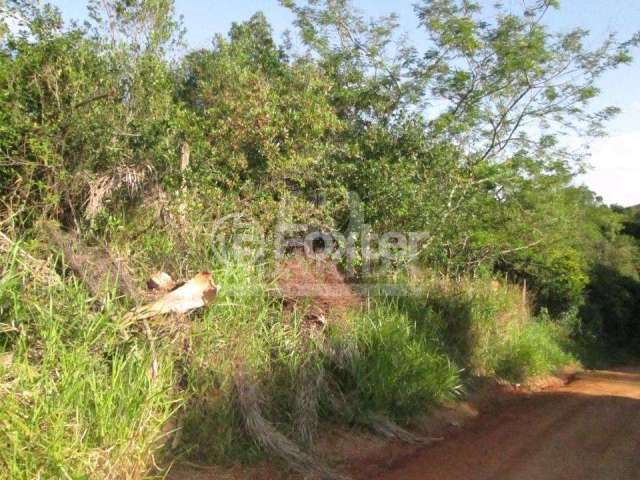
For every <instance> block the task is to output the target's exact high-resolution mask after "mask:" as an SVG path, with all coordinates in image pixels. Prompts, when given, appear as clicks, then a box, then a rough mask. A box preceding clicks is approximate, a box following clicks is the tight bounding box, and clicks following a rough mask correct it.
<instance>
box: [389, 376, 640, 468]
mask: <svg viewBox="0 0 640 480" xmlns="http://www.w3.org/2000/svg"><path fill="white" fill-rule="evenodd" d="M379 480H640V369H635V370H631V369H627V370H619V371H598V372H589V373H585V374H582V375H580V376H579V378H578V379H577V380H576V381H574V382H572V383H571V384H569V385H567V386H564V387H560V388H556V389H553V390H550V391H546V392H542V393H535V394H530V395H526V396H523V397H520V398H517V399H514V400H510V401H508V402H506V403H505V404H503V405H501V406H499V407H498V408H496V412H492V413H488V414H486V415H481V416H480V417H478V418H477V419H475V420H473V421H472V422H471V423H469V424H468V425H467V426H466V427H464V428H463V429H460V430H458V431H456V432H455V433H453V434H450V435H448V436H447V438H446V439H445V440H444V441H443V442H441V443H438V444H435V445H432V446H430V447H427V448H425V449H424V450H421V451H420V452H419V453H417V454H416V456H414V457H413V458H410V459H408V460H406V463H405V464H403V465H401V466H399V467H397V468H396V469H394V470H392V471H389V472H387V473H385V474H384V475H382V476H381V477H379Z"/></svg>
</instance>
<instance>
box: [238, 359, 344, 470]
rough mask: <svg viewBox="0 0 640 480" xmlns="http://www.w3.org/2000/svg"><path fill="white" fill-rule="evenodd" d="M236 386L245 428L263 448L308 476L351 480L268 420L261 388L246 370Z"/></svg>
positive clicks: (240, 374) (239, 372)
mask: <svg viewBox="0 0 640 480" xmlns="http://www.w3.org/2000/svg"><path fill="white" fill-rule="evenodd" d="M234 382H235V387H236V391H237V395H238V403H239V406H240V410H241V412H242V416H243V419H244V423H245V427H246V428H247V430H248V432H249V433H250V434H251V436H252V437H253V438H254V439H255V440H256V441H257V442H258V443H259V444H260V445H261V446H262V447H263V448H265V449H266V450H268V451H270V452H273V453H274V454H276V455H278V456H279V457H281V458H282V459H283V460H285V461H286V462H287V464H289V466H290V467H291V468H293V469H294V470H296V471H298V472H300V473H302V474H303V475H305V476H309V477H311V478H319V479H323V480H337V479H340V480H347V479H348V478H349V477H346V476H344V475H342V474H340V473H338V472H336V471H334V470H333V469H332V468H330V467H329V466H328V465H325V464H324V463H322V462H321V461H320V460H318V459H316V458H314V457H313V456H312V455H310V454H309V453H306V452H304V451H302V450H301V449H300V448H299V447H298V446H297V445H296V444H295V443H294V442H292V441H291V440H290V439H289V438H287V437H286V436H285V435H284V434H282V433H281V432H280V431H278V429H277V428H276V427H275V426H274V425H273V424H272V423H271V422H269V421H268V420H267V419H266V418H264V416H263V415H262V410H261V408H260V394H259V389H258V386H257V384H256V382H255V381H252V380H250V379H249V377H248V376H247V375H246V374H245V373H244V372H243V371H242V368H239V369H238V373H237V374H236V375H235V377H234Z"/></svg>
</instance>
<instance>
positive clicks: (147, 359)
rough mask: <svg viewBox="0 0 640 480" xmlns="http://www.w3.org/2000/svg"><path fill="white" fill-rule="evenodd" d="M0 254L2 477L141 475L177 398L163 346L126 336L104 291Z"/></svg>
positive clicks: (170, 362) (166, 352) (117, 314)
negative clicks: (41, 280)
mask: <svg viewBox="0 0 640 480" xmlns="http://www.w3.org/2000/svg"><path fill="white" fill-rule="evenodd" d="M3 260H5V261H7V264H6V266H5V268H4V269H3V271H2V278H1V280H0V299H1V300H0V301H1V304H0V322H1V323H0V326H1V330H0V355H2V358H3V362H2V365H0V444H1V445H2V448H1V449H0V477H2V478H11V479H21V478H24V479H32V478H105V479H109V478H113V479H116V478H141V477H142V476H144V475H145V474H146V472H147V470H148V467H149V465H150V462H152V454H153V452H154V450H157V448H158V446H159V445H161V443H160V442H161V441H162V437H163V425H164V424H165V423H166V422H167V420H168V419H169V418H170V416H171V414H172V412H173V411H174V409H175V408H176V407H177V405H178V403H179V401H180V397H179V395H174V394H173V393H172V389H173V385H174V376H173V367H174V364H173V361H172V359H171V357H170V352H169V351H167V350H165V349H164V348H162V347H160V348H159V349H158V350H157V351H156V352H155V353H153V354H152V352H151V349H150V346H149V344H148V343H147V342H146V341H144V340H143V339H140V338H135V337H134V338H129V339H125V337H124V336H123V334H124V332H123V331H121V330H120V329H119V328H118V322H117V319H118V318H119V314H120V312H121V310H120V308H118V307H117V306H116V304H115V303H116V302H114V300H113V299H112V298H107V299H105V301H104V303H102V305H101V306H100V308H99V309H98V308H97V306H96V304H95V300H94V299H91V298H89V297H88V296H87V294H86V292H85V290H84V289H83V288H81V287H80V286H79V285H77V284H75V283H74V282H64V283H62V282H61V283H59V284H56V285H50V286H42V285H37V284H36V283H34V282H33V281H32V280H33V279H30V278H29V277H28V276H27V275H25V274H24V273H22V272H21V271H20V269H19V267H18V265H17V259H16V258H15V257H10V258H7V257H5V258H3Z"/></svg>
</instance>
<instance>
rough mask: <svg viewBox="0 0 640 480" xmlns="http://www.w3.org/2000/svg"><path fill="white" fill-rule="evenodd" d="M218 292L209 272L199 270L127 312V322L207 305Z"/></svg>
mask: <svg viewBox="0 0 640 480" xmlns="http://www.w3.org/2000/svg"><path fill="white" fill-rule="evenodd" d="M217 293H218V286H217V285H216V284H215V283H214V281H213V277H212V275H211V274H210V273H209V272H200V273H198V274H197V275H196V276H195V277H193V278H192V279H191V280H189V281H188V282H186V283H185V284H184V285H182V286H180V287H178V288H176V289H175V290H172V291H171V292H169V293H167V294H165V295H163V296H162V297H160V298H159V299H158V300H156V301H154V302H152V303H149V304H147V305H143V306H141V307H138V308H135V309H134V310H132V311H131V312H129V313H128V314H127V317H126V320H127V321H128V322H135V321H138V320H144V319H146V318H151V317H155V316H158V315H166V314H170V313H177V314H182V313H188V312H190V311H191V310H195V309H197V308H201V307H204V306H206V305H209V304H210V303H211V302H212V301H213V299H214V298H215V297H216V295H217Z"/></svg>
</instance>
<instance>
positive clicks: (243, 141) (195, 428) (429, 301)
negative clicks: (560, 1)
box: [0, 0, 640, 479]
mask: <svg viewBox="0 0 640 480" xmlns="http://www.w3.org/2000/svg"><path fill="white" fill-rule="evenodd" d="M284 3H285V4H286V7H287V8H289V9H290V11H291V12H292V14H293V15H294V17H295V19H296V22H295V26H296V29H297V30H298V33H300V34H301V38H302V44H301V45H300V46H301V49H302V50H304V53H302V54H300V53H299V52H298V51H297V49H293V48H289V47H290V46H288V45H287V42H283V45H281V46H280V45H277V43H276V41H275V40H274V38H273V35H272V32H271V28H270V26H269V25H268V22H267V21H266V18H265V16H264V15H261V14H256V15H254V16H252V17H251V18H250V19H249V20H248V21H246V22H242V23H236V24H234V25H233V26H232V27H231V30H230V32H229V35H228V36H227V37H223V36H217V37H216V38H215V41H214V42H213V43H212V45H211V46H210V47H209V48H203V49H199V50H196V51H191V52H188V53H187V54H185V55H181V53H182V52H181V51H179V50H178V49H177V47H178V46H179V45H180V33H181V26H180V21H179V18H178V17H177V16H176V15H175V11H174V5H173V2H172V1H171V0H153V1H147V0H142V1H136V2H122V1H120V0H105V1H101V2H90V5H89V7H90V12H89V13H90V15H89V17H90V18H89V21H88V25H87V26H84V25H81V24H79V23H78V24H67V25H65V23H64V22H63V20H62V17H61V15H60V13H59V12H58V11H57V10H56V9H55V8H53V7H51V6H48V5H41V4H34V3H33V2H8V3H7V2H3V6H2V8H1V9H0V166H1V168H0V198H1V202H0V228H1V229H2V232H1V233H2V234H1V235H0V256H1V262H0V265H1V267H0V268H1V270H0V275H1V276H0V354H1V355H2V362H1V364H0V412H2V416H0V426H1V427H2V428H0V442H1V443H2V445H3V446H4V445H7V446H8V447H7V448H2V449H0V475H2V476H5V477H10V478H33V477H35V476H38V475H40V476H42V477H49V478H61V477H72V478H73V477H76V478H86V477H89V478H91V477H93V478H134V479H137V478H141V477H144V476H145V475H147V474H148V473H149V472H152V471H155V470H154V469H155V468H156V466H160V467H162V466H165V465H169V464H170V463H171V461H172V460H173V459H176V458H187V459H190V460H192V461H198V462H203V463H231V462H252V461H256V460H259V459H261V458H264V457H265V456H267V455H269V456H272V457H273V456H278V458H280V459H281V461H282V462H283V464H286V465H289V466H291V467H293V468H295V469H297V470H300V471H312V472H315V473H318V472H324V473H326V474H330V473H331V472H332V470H331V468H330V467H331V466H330V465H326V462H324V461H323V459H319V458H316V456H315V455H314V454H313V453H314V449H313V445H314V439H315V438H316V435H317V432H318V431H319V430H320V429H321V428H322V426H323V425H324V424H325V423H326V422H336V423H339V424H341V425H348V426H352V427H355V428H365V429H368V430H370V431H374V432H378V434H387V435H395V436H397V437H403V438H405V439H410V438H411V436H410V434H409V432H407V431H406V430H403V429H402V427H403V426H404V424H406V423H407V422H408V421H409V420H410V419H411V418H412V417H414V416H415V415H419V414H421V413H422V412H424V410H425V409H426V408H429V407H430V406H432V405H434V404H438V403H440V402H444V401H449V400H452V399H455V398H457V397H458V396H459V395H461V394H463V390H464V389H463V387H464V384H465V381H466V380H467V378H468V377H470V376H473V375H488V376H496V377H500V378H503V379H506V380H509V381H514V382H518V381H521V380H522V379H526V378H528V377H531V376H535V375H539V374H544V373H546V372H549V371H551V370H553V369H554V368H556V367H557V366H560V365H563V364H565V363H567V362H572V361H573V360H574V359H573V355H572V354H571V353H570V352H572V351H573V350H575V347H576V345H577V346H578V347H579V348H578V351H586V352H592V351H597V350H596V349H595V348H594V347H600V348H602V349H609V350H612V349H613V350H616V351H630V352H633V350H634V348H636V349H637V348H638V346H639V345H640V343H638V339H640V330H639V329H638V323H637V321H636V320H637V315H635V313H636V312H637V301H635V300H634V299H637V298H638V296H637V295H635V293H634V292H637V288H638V281H639V276H638V258H639V257H638V255H637V253H638V249H637V238H634V236H633V234H632V233H630V231H627V229H626V226H627V223H628V222H627V221H628V220H629V217H628V215H627V214H626V213H624V212H619V211H617V210H615V209H611V208H608V207H607V206H605V205H603V204H602V203H601V202H600V201H599V200H598V199H597V198H596V197H595V195H594V194H593V193H592V192H589V191H588V190H586V189H585V188H582V187H575V186H574V185H573V183H572V180H573V178H574V174H575V172H576V171H577V170H579V168H578V167H579V159H575V158H573V157H572V156H571V155H568V154H567V152H565V151H563V150H562V148H561V147H560V145H562V142H560V141H559V138H556V135H547V134H545V135H544V136H542V137H539V138H538V137H537V136H535V135H534V136H533V137H532V136H531V134H532V133H533V132H538V131H540V132H542V131H544V132H552V131H557V132H559V133H558V135H561V133H562V131H563V130H564V128H565V127H566V126H568V125H571V126H573V127H575V128H578V129H579V130H580V131H582V132H585V134H591V133H599V132H600V131H601V130H602V127H603V123H604V122H605V121H606V120H607V119H608V118H610V117H611V116H612V115H613V114H614V109H606V110H604V111H601V112H599V111H595V110H594V109H593V108H592V104H591V101H592V99H593V98H594V96H596V95H597V93H598V90H597V89H596V88H595V84H596V83H595V82H596V81H597V79H598V78H599V76H600V75H602V74H604V73H605V72H606V71H610V70H611V69H614V68H616V67H617V66H619V65H622V64H626V63H628V62H630V61H631V51H632V49H633V47H634V46H635V45H636V44H637V43H638V41H640V39H637V38H633V39H630V40H629V41H625V40H617V39H615V38H613V37H612V38H610V39H609V40H608V41H607V42H606V43H605V44H604V45H602V47H601V48H597V49H594V50H589V49H588V48H587V47H586V45H587V42H583V37H584V35H586V34H585V33H584V32H583V31H582V30H578V31H574V32H566V33H559V34H557V35H556V34H555V32H552V31H551V30H550V29H548V28H547V27H546V26H545V25H544V22H538V21H533V20H534V19H537V18H538V17H539V15H543V14H544V12H545V11H546V9H547V7H548V6H549V5H547V3H546V2H542V3H540V2H538V4H537V5H536V6H534V7H533V9H529V8H527V9H525V11H522V12H521V13H520V14H512V13H509V12H507V11H503V13H504V14H502V15H496V16H495V18H494V20H493V21H490V22H487V21H484V20H485V16H484V14H483V13H482V12H480V11H478V10H476V8H475V6H472V5H470V4H468V2H460V1H456V0H445V1H429V0H425V1H424V2H423V3H422V4H421V5H420V6H418V7H417V8H416V13H417V15H418V18H419V24H420V27H419V28H421V29H425V30H426V31H427V36H428V38H429V39H430V40H429V44H428V45H427V47H426V48H427V51H426V52H425V55H416V54H414V53H415V52H414V51H413V50H412V49H411V48H409V46H407V45H402V46H399V44H398V43H397V42H395V40H396V39H397V33H398V32H399V30H397V26H396V25H395V20H394V19H393V18H379V19H376V20H375V21H373V22H368V21H365V20H364V19H363V18H362V17H361V16H360V15H359V14H358V13H357V12H355V11H354V10H352V9H351V8H350V7H349V5H348V4H347V3H346V2H323V1H320V2H307V3H305V2H300V3H298V2H291V1H287V2H284ZM553 3H555V2H553ZM7 18H10V19H11V20H10V21H7V20H6V19H7ZM532 21H533V22H532ZM461 25H462V27H463V28H460V26H461ZM442 52H445V54H444V55H441V54H440V53H442ZM487 59H489V60H487ZM568 72H570V73H568ZM434 104H435V105H441V106H442V109H441V110H440V111H439V113H438V115H437V116H436V117H435V118H431V116H430V115H429V113H430V111H429V110H427V109H426V108H428V106H429V105H434ZM505 105H510V106H511V108H507V109H506V110H505V108H504V106H505ZM496 119H499V120H498V121H496ZM523 125H540V126H541V127H543V128H541V129H538V128H535V127H534V128H532V129H531V131H530V130H527V129H523V128H522V127H523ZM300 225H303V227H302V230H303V231H308V230H309V229H310V228H312V227H311V226H316V227H318V229H320V230H328V231H334V232H335V233H336V236H338V234H340V237H341V238H342V239H343V240H344V241H343V242H342V243H344V244H348V245H350V246H351V247H353V248H352V252H351V254H349V255H344V256H342V257H341V258H340V262H341V265H340V267H343V268H344V269H345V270H346V271H349V272H351V273H352V274H353V276H354V278H367V281H368V282H370V283H371V284H373V285H379V284H387V285H390V286H394V287H395V286H397V287H399V288H398V289H391V290H396V291H399V292H400V295H397V294H393V292H392V291H384V290H381V291H375V288H374V289H371V290H372V296H371V297H363V298H362V305H359V303H360V302H359V300H360V298H359V297H357V296H354V294H353V292H351V291H350V287H349V286H348V285H346V284H345V282H343V281H342V278H341V277H340V275H339V267H338V266H335V265H333V264H327V265H326V269H325V273H322V274H320V275H317V277H318V278H316V276H312V277H311V278H309V277H305V276H306V275H308V272H305V271H304V270H301V269H300V268H298V267H296V266H295V265H294V264H289V265H288V266H287V263H288V262H289V261H288V260H287V261H285V263H284V270H285V271H284V272H282V273H283V274H284V277H283V276H280V275H278V274H276V273H275V272H276V271H277V270H278V268H281V269H282V268H283V266H282V265H278V264H277V262H276V257H277V255H276V250H278V249H279V247H281V246H282V245H278V244H277V242H276V241H274V239H275V237H278V234H279V233H282V232H281V227H284V228H285V230H286V229H287V228H292V229H294V227H296V228H297V227H298V226H300ZM51 228H53V230H52V229H51ZM52 232H56V233H57V234H58V235H56V234H53V235H52ZM387 232H389V233H392V235H391V236H392V237H393V238H395V239H396V240H397V242H395V241H394V242H391V244H390V243H389V242H386V243H385V242H384V241H383V240H384V239H388V237H389V236H388V235H385V233H387ZM393 232H395V234H398V233H400V235H395V236H394V235H393ZM402 232H404V233H402ZM411 233H413V234H415V235H411ZM244 234H247V235H244ZM427 234H428V235H427ZM403 235H405V237H403ZM238 237H241V238H238ZM249 237H251V238H253V239H255V238H256V237H258V242H257V245H255V244H254V246H255V247H256V248H253V249H248V250H250V251H249V252H248V253H247V251H246V250H247V249H244V248H235V247H239V245H238V244H239V243H242V245H245V243H244V242H243V241H240V240H247V243H251V242H250V241H248V240H249ZM403 238H405V240H410V239H419V241H417V242H416V243H415V245H411V243H412V242H410V241H409V242H403V241H402V239H403ZM376 239H377V240H378V241H377V245H373V244H372V241H374V240H376ZM59 240H62V241H59ZM374 243H376V242H374ZM369 247H371V248H369ZM374 247H375V248H374ZM404 247H406V248H404ZM372 249H373V250H375V252H373V253H371V252H370V250H372ZM98 258H99V259H100V260H97V259H98ZM408 266H412V267H415V268H414V269H413V271H414V273H415V272H418V274H416V275H413V274H411V273H410V271H411V269H409V268H407V267H408ZM102 267H105V268H102ZM296 269H297V270H296ZM158 270H162V271H166V272H169V273H171V274H172V275H173V276H174V277H175V278H179V279H188V278H192V276H193V275H194V274H196V272H200V271H211V272H213V276H214V281H215V283H216V284H217V285H220V286H221V289H220V292H219V295H218V297H217V301H216V302H215V303H213V304H211V305H209V306H207V308H204V309H202V310H199V311H197V312H195V313H194V314H193V315H191V316H158V317H155V318H153V319H148V321H147V322H146V323H145V322H142V323H140V322H132V321H131V318H132V317H131V316H130V315H127V313H128V312H129V311H130V310H131V309H132V308H135V307H137V306H138V304H141V303H144V301H143V300H142V299H141V298H140V297H144V296H145V294H142V293H141V291H142V290H143V289H141V286H142V285H143V284H144V282H145V281H146V280H147V278H148V276H149V274H151V273H152V272H156V271H158ZM291 272H296V275H294V276H293V279H294V284H293V285H291V286H293V287H297V285H295V278H309V283H310V284H315V283H318V285H319V286H320V287H321V290H322V291H323V292H324V293H322V294H321V295H320V296H316V297H317V298H316V299H315V300H314V298H313V295H311V298H301V299H299V301H298V300H296V301H294V302H291V298H290V294H291V293H293V294H294V296H295V297H300V293H302V294H303V296H304V295H306V294H304V292H300V291H295V290H296V288H294V289H291V288H290V289H288V291H287V289H286V288H285V289H280V290H279V289H278V288H277V282H278V278H280V279H281V280H285V282H286V275H287V274H290V273H291ZM300 274H303V276H302V277H300ZM104 277H107V278H104ZM115 277H117V278H115ZM125 277H126V278H125ZM493 277H496V278H500V279H503V278H505V279H507V280H506V281H503V282H501V283H500V282H498V284H497V286H496V285H495V283H494V284H493V285H494V287H492V283H491V279H492V278H493ZM612 279H614V280H616V281H615V282H613V281H611V280H612ZM317 280H320V282H318V281H317ZM306 281H307V280H305V282H306ZM525 282H526V285H527V289H528V290H527V291H528V292H529V296H528V297H527V299H526V300H525V301H523V300H522V295H521V293H520V287H519V286H516V285H524V284H525ZM613 286H615V289H614V288H612V287H613ZM336 291H337V292H338V293H339V296H338V300H337V301H336V300H334V299H330V298H329V297H330V296H331V295H327V294H328V293H332V292H336ZM603 292H604V294H603ZM610 292H615V295H608V293H610ZM283 297H284V298H283ZM314 302H315V303H314ZM356 303H357V304H358V305H356ZM529 303H531V305H529ZM336 306H340V310H341V312H340V321H332V318H331V317H332V316H333V315H335V314H336V312H335V310H336V309H335V308H334V307H336ZM318 307H320V308H319V309H318ZM352 307H356V308H352ZM314 309H315V311H314ZM603 312H611V313H612V315H603ZM613 313H615V315H613ZM636 351H637V350H636ZM327 472H330V473H327ZM333 473H335V472H332V473H331V474H333Z"/></svg>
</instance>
